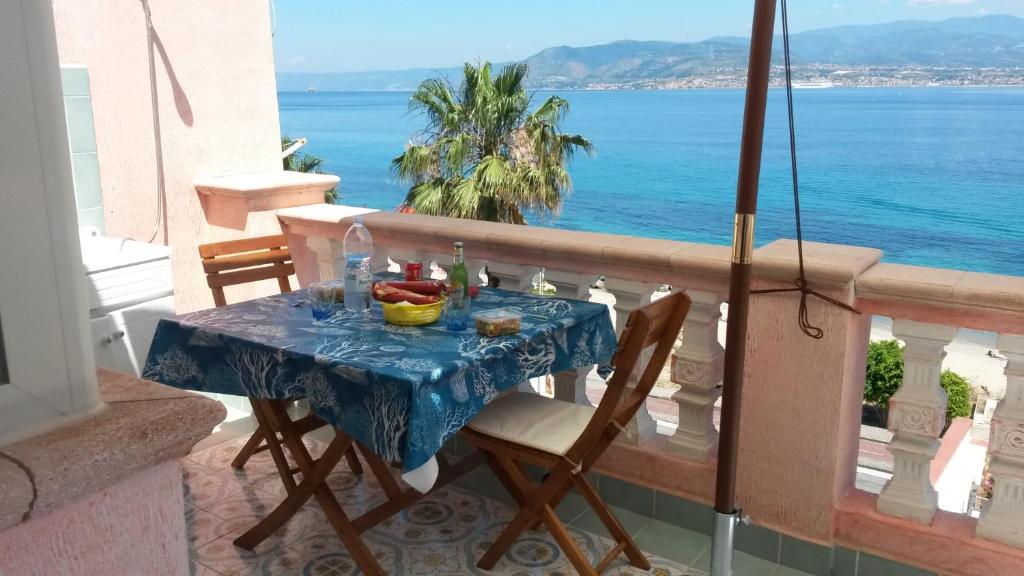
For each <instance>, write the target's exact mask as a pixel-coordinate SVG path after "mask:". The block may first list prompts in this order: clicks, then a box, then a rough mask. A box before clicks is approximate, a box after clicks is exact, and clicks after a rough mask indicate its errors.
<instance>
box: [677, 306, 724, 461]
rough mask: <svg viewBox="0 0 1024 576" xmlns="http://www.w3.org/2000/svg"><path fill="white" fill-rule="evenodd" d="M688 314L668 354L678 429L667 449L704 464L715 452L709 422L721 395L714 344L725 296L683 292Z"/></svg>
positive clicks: (719, 353)
mask: <svg viewBox="0 0 1024 576" xmlns="http://www.w3.org/2000/svg"><path fill="white" fill-rule="evenodd" d="M687 294H689V295H690V299H691V302H692V303H691V305H690V312H689V314H687V316H686V322H685V324H684V325H683V331H682V332H680V334H679V343H678V345H677V346H676V350H675V352H674V353H673V354H672V360H671V361H672V381H673V382H675V383H676V384H679V390H678V391H677V392H676V393H675V394H673V395H672V399H673V400H675V401H676V403H678V404H679V426H678V427H677V428H676V432H675V434H673V435H672V436H671V437H670V438H669V439H668V446H669V448H670V449H671V450H672V451H673V452H675V453H676V454H679V455H680V456H683V457H685V458H688V459H690V460H698V461H702V462H704V461H708V460H711V459H713V458H714V457H715V454H716V452H717V450H718V431H717V430H716V429H715V424H714V421H713V417H714V410H715V401H716V400H717V399H718V397H719V396H720V395H721V394H722V390H721V387H720V386H721V383H722V364H723V358H724V355H725V349H724V348H722V345H721V344H719V342H718V324H719V321H720V320H721V318H722V302H723V301H724V300H725V297H724V296H723V295H721V294H717V293H714V292H703V291H698V290H690V291H687Z"/></svg>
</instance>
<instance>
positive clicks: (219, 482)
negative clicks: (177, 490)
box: [184, 471, 254, 509]
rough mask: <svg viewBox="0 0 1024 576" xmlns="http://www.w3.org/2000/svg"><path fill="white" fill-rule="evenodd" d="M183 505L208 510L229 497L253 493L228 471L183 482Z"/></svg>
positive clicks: (243, 481) (243, 480)
mask: <svg viewBox="0 0 1024 576" xmlns="http://www.w3.org/2000/svg"><path fill="white" fill-rule="evenodd" d="M184 490H185V504H186V505H188V506H192V507H194V508H204V509H205V508H208V507H210V506H212V505H214V504H216V503H218V502H220V501H221V500H224V499H226V498H229V497H231V496H236V495H241V494H247V493H252V492H254V490H253V488H252V487H251V486H249V485H248V482H247V481H246V480H245V479H243V478H238V477H236V476H235V475H234V474H233V473H231V472H228V471H221V472H214V473H212V474H207V475H205V476H200V477H199V478H189V479H187V480H185V481H184Z"/></svg>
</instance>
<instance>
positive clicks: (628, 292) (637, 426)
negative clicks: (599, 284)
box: [604, 278, 658, 444]
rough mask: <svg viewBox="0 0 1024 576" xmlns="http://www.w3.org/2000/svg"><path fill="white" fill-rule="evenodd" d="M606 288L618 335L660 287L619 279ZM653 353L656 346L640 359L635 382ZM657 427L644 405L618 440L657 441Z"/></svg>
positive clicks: (606, 281) (634, 441)
mask: <svg viewBox="0 0 1024 576" xmlns="http://www.w3.org/2000/svg"><path fill="white" fill-rule="evenodd" d="M604 285H605V288H606V289H607V290H608V291H609V292H611V293H612V294H613V295H614V296H615V306H614V309H615V333H616V334H619V335H621V334H622V330H623V329H625V327H626V320H627V318H629V313H630V312H632V311H633V310H636V309H637V308H640V307H642V306H644V305H645V304H649V303H650V302H651V296H652V294H653V293H654V291H655V290H656V289H657V288H658V285H657V284H652V283H649V282H640V281H637V280H621V279H618V278H606V279H605V283H604ZM653 352H654V347H653V346H652V347H650V348H648V349H647V350H644V352H643V353H642V354H641V356H640V359H639V360H640V361H639V363H638V364H637V366H636V368H635V369H634V371H633V374H632V376H631V378H630V379H631V380H633V379H635V378H639V376H640V374H642V373H643V371H644V368H645V367H646V366H647V362H648V361H649V360H650V357H651V354H652V353H653ZM657 428H658V426H657V423H656V422H655V421H654V418H652V417H651V414H650V413H649V412H648V411H647V406H646V405H643V404H641V405H640V409H639V410H637V413H636V416H634V417H633V419H632V420H630V421H629V425H628V426H626V433H625V434H623V435H621V436H619V437H618V439H619V440H622V441H624V442H628V443H630V444H639V443H641V442H643V441H645V440H648V439H650V438H653V437H654V435H655V434H656V433H657Z"/></svg>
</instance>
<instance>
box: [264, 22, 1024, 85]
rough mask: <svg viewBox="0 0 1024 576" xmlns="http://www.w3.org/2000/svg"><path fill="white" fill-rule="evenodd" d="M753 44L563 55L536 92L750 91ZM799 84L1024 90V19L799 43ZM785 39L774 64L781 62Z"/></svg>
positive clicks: (537, 64)
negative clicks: (1023, 86) (1000, 86)
mask: <svg viewBox="0 0 1024 576" xmlns="http://www.w3.org/2000/svg"><path fill="white" fill-rule="evenodd" d="M748 47H749V39H748V38H741V37H715V38H710V39H708V40H704V41H701V42H656V41H635V40H620V41H618V42H612V43H610V44H602V45H599V46H587V47H578V48H577V47H571V46H557V47H553V48H547V49H544V50H542V51H540V52H538V53H537V54H534V55H533V56H530V57H529V58H527V59H526V62H527V63H528V64H529V65H530V77H529V83H530V85H531V86H533V87H534V88H559V89H602V88H604V89H607V88H688V87H730V86H743V83H744V81H745V77H744V75H745V70H746V65H747V56H748ZM790 48H791V51H792V56H793V64H794V67H795V69H796V78H797V79H798V80H799V81H802V82H808V83H815V84H819V85H828V84H838V85H893V84H895V85H922V84H958V85H962V84H1024V19H1020V18H1016V17H1013V16H1002V15H990V16H980V17H976V18H951V19H949V20H943V21H938V22H934V21H923V20H901V21H897V22H890V23H887V24H873V25H862V26H839V27H835V28H823V29H820V30H811V31H807V32H801V33H799V34H793V35H792V36H791V37H790ZM781 49H782V39H781V38H776V42H775V49H774V54H773V60H774V61H775V63H776V64H779V65H781V63H782V53H781ZM460 73H461V66H457V67H451V68H440V69H414V70H400V71H378V72H346V73H325V74H301V73H280V74H278V75H277V82H278V89H279V90H282V91H303V90H307V89H313V90H318V91H351V90H414V89H415V88H416V87H417V86H418V85H419V83H420V82H421V81H423V80H424V79H426V78H429V77H432V76H436V75H438V74H443V75H447V76H449V77H452V78H454V79H457V77H458V75H459V74H460Z"/></svg>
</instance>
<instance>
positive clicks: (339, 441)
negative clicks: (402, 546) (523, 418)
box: [235, 398, 484, 575]
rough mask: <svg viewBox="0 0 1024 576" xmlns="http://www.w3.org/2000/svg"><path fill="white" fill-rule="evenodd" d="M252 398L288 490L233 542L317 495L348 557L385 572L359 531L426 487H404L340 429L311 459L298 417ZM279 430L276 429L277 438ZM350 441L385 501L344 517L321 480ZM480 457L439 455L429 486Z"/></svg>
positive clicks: (253, 542)
mask: <svg viewBox="0 0 1024 576" xmlns="http://www.w3.org/2000/svg"><path fill="white" fill-rule="evenodd" d="M251 400H252V404H253V413H254V414H255V415H256V419H257V421H259V423H260V426H261V427H262V428H263V429H264V430H265V431H266V433H265V434H264V436H265V439H266V442H267V446H268V449H269V450H270V452H271V454H272V455H273V457H274V462H275V464H277V468H278V473H279V474H280V475H281V480H282V482H284V485H285V488H286V490H287V492H288V495H287V496H286V497H285V499H284V501H282V502H281V503H280V504H278V505H277V507H276V508H274V509H273V510H272V511H271V512H270V514H268V515H267V517H266V518H264V519H263V520H261V521H260V522H259V523H258V524H256V525H255V526H253V527H252V528H250V529H249V530H248V531H247V532H245V533H244V534H242V535H241V536H239V537H238V538H236V539H235V545H236V546H238V547H240V548H245V549H246V550H252V549H253V548H255V547H256V546H257V545H259V543H260V542H263V541H264V540H266V539H267V538H268V537H269V536H270V535H271V534H273V533H274V532H276V531H277V530H279V529H280V528H281V527H282V526H283V525H284V524H285V522H287V521H288V520H289V519H291V517H292V516H294V515H295V514H296V513H297V512H298V511H299V510H300V509H301V508H302V506H303V505H304V504H305V503H306V502H307V501H308V500H309V499H310V497H316V499H317V502H318V503H319V504H320V507H321V508H322V509H323V511H324V514H326V515H327V519H328V521H329V522H330V523H331V526H332V527H333V528H334V531H335V532H336V533H337V534H338V537H339V538H340V539H341V541H342V543H343V544H344V545H345V547H346V548H347V549H348V552H349V554H351V556H352V559H353V560H354V561H355V562H356V564H358V565H359V567H360V568H361V569H362V571H363V573H364V574H369V575H378V574H379V575H383V574H384V572H383V570H382V569H381V567H380V564H379V563H378V562H377V559H376V558H375V557H374V556H373V553H372V552H370V550H369V548H367V547H366V544H365V543H364V542H363V540H362V538H361V537H360V534H362V533H363V532H366V531H367V530H369V529H371V528H373V527H374V526H377V525H378V524H380V523H381V522H383V521H385V520H387V519H388V518H390V517H391V516H394V515H395V514H397V513H398V512H400V511H401V510H403V509H404V508H407V507H408V506H410V505H412V504H413V503H415V502H417V501H419V500H420V499H422V498H424V497H425V496H427V495H429V494H430V492H428V493H426V494H423V493H421V492H418V491H417V490H415V489H414V488H406V489H404V490H403V489H402V488H401V486H400V485H399V484H398V482H397V481H396V480H395V478H394V476H392V474H391V471H390V470H389V469H388V464H387V463H386V462H385V461H384V460H383V459H382V458H381V457H380V456H378V455H377V454H374V453H373V452H372V451H370V450H369V449H367V448H366V447H365V446H363V445H361V444H359V443H358V442H355V441H354V440H353V439H352V437H351V436H349V435H347V434H345V433H344V432H343V431H341V430H337V429H336V430H335V437H334V439H333V440H331V442H330V444H328V446H327V449H326V450H325V451H324V453H323V455H322V456H321V457H320V458H316V459H314V458H313V457H312V456H311V455H310V453H309V450H308V449H307V448H306V446H305V444H303V443H302V434H303V433H304V432H303V430H302V427H301V426H300V425H299V424H300V423H299V421H293V420H292V419H291V418H290V417H289V416H288V413H287V411H286V410H285V409H284V403H283V402H282V401H280V400H267V399H260V398H252V399H251ZM278 434H280V438H279V437H278ZM352 446H356V447H357V448H358V449H359V451H360V452H362V454H363V459H364V460H365V461H366V463H367V465H368V466H369V467H370V470H371V471H372V472H373V474H374V476H376V478H377V480H378V482H379V483H380V485H381V486H382V487H383V489H384V493H385V494H386V495H387V500H386V501H385V502H384V503H382V504H380V505H378V506H376V507H374V508H373V509H371V510H369V511H368V512H366V513H365V514H363V515H362V516H360V517H358V518H355V519H349V517H348V516H347V515H346V514H345V511H344V510H343V509H342V508H341V505H340V504H338V500H337V499H336V498H335V497H334V494H333V493H332V492H331V489H330V487H329V486H328V485H327V482H326V479H327V476H328V475H329V474H330V473H331V472H332V471H333V470H334V467H335V466H337V464H338V462H340V461H341V459H342V458H343V457H345V455H346V454H348V453H351V451H350V449H351V448H352ZM285 448H287V450H288V452H289V454H291V456H292V459H293V460H294V461H295V464H296V465H297V469H293V468H291V467H290V465H289V463H288V461H287V458H286V456H285V453H284V449H285ZM439 456H440V455H439ZM483 461H484V458H483V454H481V453H480V452H476V453H473V454H471V455H469V456H466V457H464V458H462V459H461V460H459V461H458V462H456V463H454V464H450V463H448V461H447V460H446V459H444V457H443V456H441V457H440V459H439V462H440V470H439V474H438V478H437V482H435V484H434V488H433V489H434V490H436V489H439V488H441V487H443V486H446V485H448V484H449V483H451V482H452V481H454V480H455V479H457V478H459V477H460V476H462V475H463V474H465V473H466V472H469V471H470V470H472V469H473V468H475V467H477V466H479V465H480V464H482V463H483ZM295 472H301V473H302V481H301V482H299V483H298V484H296V483H295V480H294V473H295ZM431 492H433V490H431Z"/></svg>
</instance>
